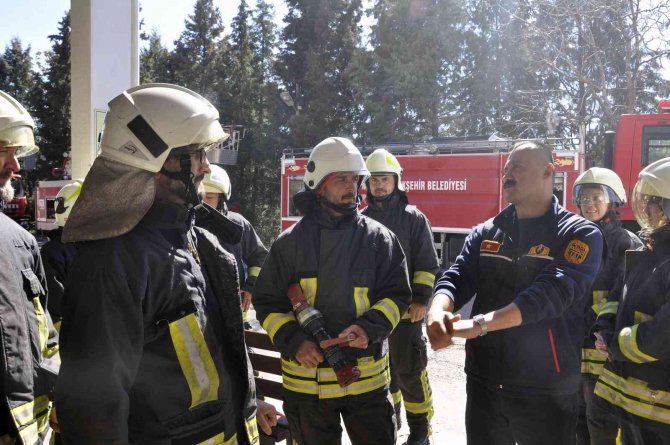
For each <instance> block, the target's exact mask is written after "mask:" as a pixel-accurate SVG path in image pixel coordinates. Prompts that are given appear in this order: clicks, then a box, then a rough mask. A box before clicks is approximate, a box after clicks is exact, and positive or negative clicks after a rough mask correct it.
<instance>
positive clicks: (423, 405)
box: [405, 369, 433, 417]
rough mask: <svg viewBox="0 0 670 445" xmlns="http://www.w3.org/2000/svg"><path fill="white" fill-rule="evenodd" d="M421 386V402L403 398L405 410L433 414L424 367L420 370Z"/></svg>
mask: <svg viewBox="0 0 670 445" xmlns="http://www.w3.org/2000/svg"><path fill="white" fill-rule="evenodd" d="M420 382H421V388H422V389H423V401H422V402H409V401H408V400H407V399H405V410H406V411H407V412H408V413H411V414H428V415H429V416H430V417H432V415H433V395H432V391H431V390H430V383H429V382H428V372H427V371H426V370H425V369H424V370H423V371H421V378H420Z"/></svg>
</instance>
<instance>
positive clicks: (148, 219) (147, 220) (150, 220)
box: [140, 201, 195, 232]
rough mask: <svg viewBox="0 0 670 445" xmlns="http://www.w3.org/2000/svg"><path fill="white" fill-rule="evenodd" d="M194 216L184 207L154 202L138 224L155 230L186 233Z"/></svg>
mask: <svg viewBox="0 0 670 445" xmlns="http://www.w3.org/2000/svg"><path fill="white" fill-rule="evenodd" d="M194 216H195V215H194V211H193V210H189V209H187V208H186V207H185V206H184V205H180V204H174V203H169V202H159V201H154V203H153V205H152V206H151V207H150V208H149V211H148V212H147V214H146V215H144V218H142V221H141V222H140V223H141V224H142V225H145V226H150V227H153V228H156V229H176V230H178V231H180V232H187V231H188V230H189V229H190V228H191V227H192V226H193V219H194Z"/></svg>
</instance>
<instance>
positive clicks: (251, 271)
mask: <svg viewBox="0 0 670 445" xmlns="http://www.w3.org/2000/svg"><path fill="white" fill-rule="evenodd" d="M247 273H248V274H249V276H250V277H254V278H256V277H258V274H259V273H261V268H260V267H258V266H251V267H250V268H249V269H247Z"/></svg>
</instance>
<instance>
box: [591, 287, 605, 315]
mask: <svg viewBox="0 0 670 445" xmlns="http://www.w3.org/2000/svg"><path fill="white" fill-rule="evenodd" d="M608 294H609V292H608V291H606V290H594V291H593V292H592V294H591V295H592V298H593V306H591V308H592V309H593V312H595V313H596V314H599V313H600V311H601V310H602V308H603V307H604V306H605V304H607V295H608Z"/></svg>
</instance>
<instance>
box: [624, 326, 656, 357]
mask: <svg viewBox="0 0 670 445" xmlns="http://www.w3.org/2000/svg"><path fill="white" fill-rule="evenodd" d="M639 326H640V325H639V324H636V325H633V326H632V327H625V328H623V329H622V330H621V332H619V349H621V353H622V354H623V355H625V356H626V358H628V360H630V361H631V362H633V363H646V362H655V361H657V360H658V359H657V358H654V357H652V356H651V355H648V354H645V353H644V352H642V351H640V348H639V347H638V346H637V328H638V327H639Z"/></svg>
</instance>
